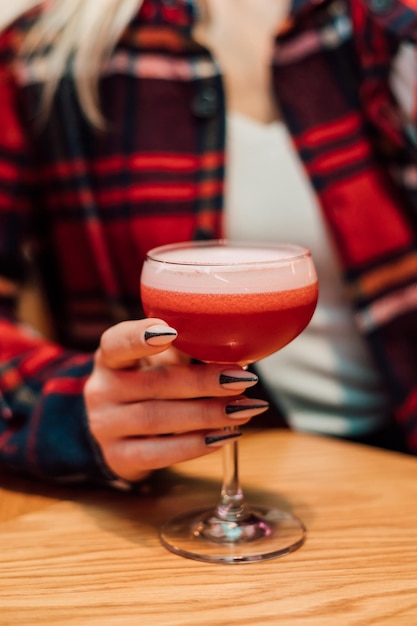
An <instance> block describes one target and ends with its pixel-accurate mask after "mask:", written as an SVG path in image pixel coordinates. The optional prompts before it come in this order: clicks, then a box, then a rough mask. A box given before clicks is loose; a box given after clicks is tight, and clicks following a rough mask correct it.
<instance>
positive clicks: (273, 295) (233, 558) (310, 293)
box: [141, 240, 318, 563]
mask: <svg viewBox="0 0 417 626" xmlns="http://www.w3.org/2000/svg"><path fill="white" fill-rule="evenodd" d="M317 296H318V285H317V275H316V271H315V267H314V263H313V260H312V257H311V254H310V251H309V250H308V249H306V248H304V247H302V246H298V245H293V244H287V243H276V244H275V243H274V244H272V243H271V244H257V243H247V242H232V241H227V240H211V241H204V242H187V243H179V244H172V245H167V246H161V247H158V248H154V249H153V250H150V251H149V252H148V253H147V256H146V260H145V263H144V266H143V270H142V276H141V297H142V303H143V307H144V310H145V313H146V314H147V315H148V316H149V317H158V318H161V319H163V320H165V321H166V322H167V323H168V324H169V325H170V326H172V327H174V328H175V329H176V330H177V331H178V338H177V339H176V341H175V345H176V347H178V348H179V349H180V350H182V351H183V352H186V353H187V354H189V355H190V356H191V357H193V358H194V359H197V360H199V361H202V362H205V363H224V364H227V365H231V364H238V365H240V366H242V367H245V366H247V365H249V364H251V363H254V362H255V361H257V360H259V359H262V358H263V357H265V356H267V355H269V354H272V353H273V352H275V351H277V350H279V349H281V348H282V347H283V346H285V345H286V344H288V343H289V342H290V341H292V340H293V339H294V338H295V337H297V336H298V335H299V334H300V333H301V332H302V331H303V330H304V328H305V327H306V326H307V324H308V323H309V321H310V319H311V317H312V315H313V312H314V309H315V306H316V303H317ZM232 429H233V427H231V430H232ZM223 452H224V463H223V465H224V477H223V485H222V488H221V495H220V501H219V503H218V504H217V506H216V507H214V508H213V507H211V508H209V509H204V510H198V511H191V512H186V513H183V514H181V515H179V516H177V517H175V518H174V519H172V520H169V521H168V522H166V523H165V524H164V525H163V527H162V529H161V533H160V536H161V541H162V543H163V545H164V546H165V547H166V548H168V549H169V550H171V551H172V552H174V553H176V554H179V555H181V556H184V557H188V558H192V559H196V560H199V561H208V562H216V563H242V562H253V561H262V560H266V559H271V558H275V557H279V556H283V555H285V554H288V553H290V552H292V551H294V550H296V549H297V548H299V547H300V546H301V545H302V544H303V542H304V539H305V532H306V531H305V527H304V525H303V523H302V522H301V520H299V519H298V518H297V517H295V516H293V515H292V514H291V513H289V512H288V511H284V510H280V509H277V508H275V507H265V506H249V505H248V504H247V502H246V501H245V498H244V495H243V492H242V489H241V487H240V483H239V472H238V445H237V443H236V441H235V442H233V443H230V444H228V445H226V446H224V448H223Z"/></svg>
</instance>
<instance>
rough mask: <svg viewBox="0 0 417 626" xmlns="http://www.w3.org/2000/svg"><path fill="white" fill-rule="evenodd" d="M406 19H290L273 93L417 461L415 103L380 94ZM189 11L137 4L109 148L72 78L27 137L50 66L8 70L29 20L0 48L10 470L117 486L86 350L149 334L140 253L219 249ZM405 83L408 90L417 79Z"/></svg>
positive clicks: (203, 76) (372, 14) (209, 84)
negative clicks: (40, 289)
mask: <svg viewBox="0 0 417 626" xmlns="http://www.w3.org/2000/svg"><path fill="white" fill-rule="evenodd" d="M277 1H279V0H277ZM413 4H416V3H415V2H414V0H402V1H401V0H350V2H349V1H347V0H346V1H344V0H315V1H314V2H313V0H309V1H308V0H293V10H292V19H291V20H290V23H289V25H288V28H286V30H285V32H283V33H281V34H280V35H279V36H278V37H277V41H276V54H275V56H274V64H273V76H274V85H275V89H276V94H277V98H278V99H279V104H280V109H281V111H282V112H283V116H284V118H285V120H286V122H287V124H288V127H289V129H290V131H291V133H292V136H293V138H294V142H295V145H296V147H297V149H298V151H299V154H300V157H301V159H302V160H303V162H304V164H305V167H306V169H307V172H308V174H309V175H310V177H311V180H312V183H313V185H314V187H315V189H316V191H317V194H318V197H319V199H320V201H321V206H322V210H323V217H324V219H325V220H326V222H327V224H328V226H329V229H330V231H331V233H332V235H333V237H334V240H335V242H336V245H337V248H338V250H339V253H340V258H341V261H342V265H343V269H344V276H345V279H346V282H347V285H348V288H349V292H350V294H351V297H352V304H353V307H354V310H355V319H356V321H357V324H358V327H359V329H360V331H361V332H362V333H363V335H364V336H365V337H366V340H367V341H368V342H369V346H370V350H371V351H372V353H373V354H374V356H375V359H376V362H377V364H378V366H379V367H380V368H381V371H382V373H383V375H384V377H385V380H386V385H387V388H388V389H389V390H390V392H391V398H392V409H393V414H394V415H395V418H396V419H397V420H398V423H399V424H400V426H401V427H402V428H403V430H404V434H405V436H406V438H407V442H408V445H409V447H410V450H412V451H414V452H417V241H416V232H417V228H416V227H417V127H416V125H415V120H416V115H415V113H416V111H414V109H413V103H414V95H415V94H413V93H412V92H411V91H412V90H411V91H410V95H411V98H409V99H408V100H407V103H408V104H407V103H406V102H405V100H404V102H402V101H401V100H400V101H399V100H397V99H396V97H394V95H393V93H392V90H391V88H390V84H391V83H392V80H391V78H392V69H393V62H394V61H395V63H397V62H398V59H399V58H402V57H403V58H405V59H411V60H412V59H413V58H414V57H415V55H414V51H413V42H414V41H415V39H416V36H417V14H416V13H415V11H414V9H413V6H412V5H413ZM194 12H195V8H194V3H193V2H192V1H191V0H176V1H175V2H174V1H170V2H168V1H167V0H145V2H144V5H143V7H142V9H141V11H140V12H139V15H138V17H137V18H136V19H135V20H134V21H133V22H132V23H131V24H130V26H129V28H128V29H127V30H126V32H125V34H124V36H123V38H122V39H121V41H120V43H119V45H118V46H117V49H116V50H115V51H114V54H113V56H112V58H111V60H110V61H109V62H108V64H107V66H106V67H105V68H103V73H102V77H101V80H100V99H101V102H102V109H103V113H104V116H105V118H106V120H107V128H106V129H105V130H104V131H97V130H94V129H93V128H92V127H91V126H90V125H89V124H88V123H87V122H86V121H85V118H84V116H83V114H82V113H81V111H80V106H79V103H78V101H77V98H76V95H75V91H74V84H73V81H72V79H71V77H70V76H66V77H65V78H64V79H63V80H62V82H61V84H60V86H59V89H58V93H57V95H56V98H55V100H54V103H53V108H52V111H51V114H50V116H49V118H48V120H47V122H46V123H45V124H44V125H42V123H38V122H39V110H40V98H39V97H40V91H41V89H40V86H41V83H42V78H43V67H44V66H43V63H42V54H41V53H38V54H36V55H33V56H32V57H31V58H30V59H29V60H28V59H24V58H22V56H21V55H20V51H19V46H20V42H21V40H22V38H23V37H24V35H25V32H26V31H27V29H28V28H29V26H30V23H31V19H30V16H26V17H25V18H22V19H20V20H19V21H18V22H17V23H15V24H13V26H12V27H10V28H9V29H8V30H7V31H6V32H4V33H3V35H2V36H1V38H0V130H1V132H0V314H1V317H0V399H1V407H2V408H1V411H2V414H1V420H0V461H1V463H2V464H3V465H6V466H8V467H12V468H16V469H18V470H21V471H25V472H28V473H30V474H32V475H33V474H35V475H39V476H44V477H50V478H56V479H76V478H79V479H86V478H87V479H90V480H111V479H112V475H111V472H109V471H108V469H107V468H106V467H105V465H104V463H103V462H102V459H101V456H100V453H99V450H98V448H97V447H96V446H95V444H94V442H93V441H92V438H91V436H90V435H89V432H88V426H87V420H86V417H85V408H84V404H83V399H82V387H83V384H84V381H85V378H86V377H87V376H88V374H89V372H90V371H91V367H92V353H93V350H94V349H95V348H96V346H97V344H98V341H99V337H100V335H101V333H102V332H103V331H104V329H106V328H107V327H108V326H110V325H112V324H114V323H116V322H118V321H120V320H123V319H129V318H137V317H138V316H141V309H140V304H139V296H138V294H139V276H140V270H141V264H142V261H143V258H144V254H145V252H146V250H147V249H149V248H151V247H153V246H155V245H159V244H163V243H168V242H173V241H178V240H185V239H189V238H198V237H215V236H219V235H221V208H222V200H223V174H224V146H225V102H224V93H223V89H222V81H221V76H220V75H219V71H218V67H217V65H216V64H215V63H214V62H213V59H212V58H211V56H210V54H209V53H208V52H207V51H206V50H204V49H203V48H201V47H199V46H198V45H196V44H195V43H193V41H192V39H191V28H192V25H193V20H194ZM410 50H411V53H410ZM403 52H404V54H403ZM405 74H406V76H408V80H409V87H410V85H411V86H412V88H413V89H414V84H415V83H417V72H416V75H414V74H413V69H412V63H411V65H410V69H409V70H407V68H406V69H405ZM397 75H398V76H400V74H398V71H397ZM406 104H407V106H406ZM28 256H29V257H30V259H31V262H32V263H34V264H36V265H37V266H38V268H39V270H40V273H41V275H42V276H43V278H44V282H45V291H46V294H47V295H48V298H49V304H50V308H51V311H52V317H53V322H54V327H55V328H54V329H55V335H56V337H57V343H56V344H54V343H51V342H47V341H45V340H42V339H38V338H34V337H30V336H28V335H27V334H26V333H25V332H24V331H22V330H21V329H20V328H19V326H18V325H17V324H16V320H15V290H14V285H15V284H16V283H18V282H19V281H22V280H24V277H25V273H26V270H27V264H28V261H27V258H28Z"/></svg>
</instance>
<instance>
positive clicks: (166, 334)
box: [144, 328, 177, 341]
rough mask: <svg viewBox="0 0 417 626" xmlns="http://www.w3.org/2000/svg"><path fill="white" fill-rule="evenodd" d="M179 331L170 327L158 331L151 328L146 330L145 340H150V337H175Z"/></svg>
mask: <svg viewBox="0 0 417 626" xmlns="http://www.w3.org/2000/svg"><path fill="white" fill-rule="evenodd" d="M176 334H177V333H176V332H175V331H174V330H171V329H170V328H168V329H167V330H163V331H156V332H153V331H151V330H145V334H144V337H145V341H149V339H153V338H154V337H173V336H175V335H176Z"/></svg>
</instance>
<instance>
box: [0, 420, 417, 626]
mask: <svg viewBox="0 0 417 626" xmlns="http://www.w3.org/2000/svg"><path fill="white" fill-rule="evenodd" d="M174 470H175V471H172V472H166V473H164V472H162V474H161V476H160V477H159V480H158V481H157V484H156V486H155V488H154V490H153V491H152V492H149V493H147V494H146V493H145V494H142V495H132V494H125V493H113V492H106V491H96V490H95V491H92V490H85V489H81V488H77V489H74V488H71V489H69V488H53V489H52V488H48V487H45V486H40V485H36V484H34V483H27V482H24V481H21V480H16V479H10V478H9V479H7V478H4V477H3V478H2V481H1V483H0V484H1V485H2V488H1V491H0V542H1V556H0V624H1V626H10V625H13V624H19V626H36V624H41V625H42V626H49V625H51V624H56V625H58V624H59V625H60V626H62V625H67V624H68V625H74V626H78V625H79V626H89V625H97V626H98V625H100V626H103V625H105V626H107V625H109V626H119V625H129V626H134V625H136V624H138V625H139V624H141V625H144V626H151V625H153V624H158V625H166V626H168V625H169V626H197V625H205V626H231V625H232V624H244V625H248V624H253V625H256V626H261V625H264V624H280V625H284V626H286V625H289V626H295V625H296V626H316V625H317V626H327V625H331V626H335V625H339V624H340V625H341V626H353V625H355V626H372V625H375V626H385V625H387V626H401V625H404V626H414V625H416V624H417V460H416V459H414V458H411V457H407V456H402V455H400V454H395V453H389V452H384V451H381V450H373V449H370V448H367V447H364V446H357V445H354V444H349V443H343V442H338V441H331V440H328V439H325V438H320V437H313V436H308V435H299V434H294V433H290V432H286V431H283V432H281V431H275V432H271V431H268V432H264V433H259V432H258V433H246V435H245V436H244V437H242V442H241V475H242V482H243V484H244V487H245V492H246V496H247V499H248V500H255V499H256V500H257V501H258V502H274V503H275V504H281V505H283V506H284V507H286V508H287V509H288V510H292V511H294V512H295V513H296V514H297V515H299V516H300V517H301V518H302V519H303V520H304V522H305V524H306V526H307V529H308V535H307V541H306V543H305V545H304V546H303V547H302V548H301V549H300V550H298V551H296V552H294V553H292V554H290V555H287V556H285V557H282V558H280V559H275V560H271V561H265V562H263V563H255V564H253V563H250V564H240V565H212V564H206V563H200V562H197V561H192V560H188V559H183V558H181V557H178V556H175V555H174V554H171V553H170V552H168V551H167V550H165V549H164V548H163V547H162V546H161V545H160V543H159V539H158V534H157V529H158V527H159V525H160V523H161V522H162V521H163V520H165V519H166V518H167V517H169V516H171V515H172V514H173V513H175V512H179V511H182V510H184V509H188V508H191V507H194V506H200V505H201V504H206V503H207V501H212V502H213V503H215V502H216V500H217V494H218V491H219V487H220V484H219V483H220V473H221V471H220V470H221V457H220V455H219V454H218V453H215V454H214V455H210V456H208V457H205V458H204V459H199V460H196V461H192V462H188V463H185V464H182V465H179V466H177V467H176V468H174Z"/></svg>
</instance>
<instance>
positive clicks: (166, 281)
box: [142, 243, 317, 294]
mask: <svg viewBox="0 0 417 626" xmlns="http://www.w3.org/2000/svg"><path fill="white" fill-rule="evenodd" d="M306 256H307V258H309V259H310V262H306ZM152 259H158V260H157V261H156V260H155V261H153V260H152ZM161 261H162V262H161ZM277 261H279V263H278V264H277ZM242 264H244V266H245V267H244V271H242ZM316 280H317V276H316V272H315V269H314V264H313V261H312V260H311V257H310V256H309V251H308V250H306V249H305V248H303V247H301V246H295V245H292V244H279V246H278V245H277V247H276V248H275V247H274V246H272V245H271V246H265V247H263V246H259V247H254V246H249V245H248V246H246V245H233V244H225V243H223V244H221V243H219V245H213V244H209V245H207V244H204V243H202V244H201V245H200V246H198V247H190V248H187V247H186V246H184V247H182V248H180V249H178V248H172V249H170V248H169V247H167V246H164V247H163V248H159V249H158V248H156V249H154V250H153V251H150V253H148V260H147V263H146V264H145V266H144V268H143V272H142V283H143V284H144V285H150V286H152V287H153V288H155V289H162V290H173V289H175V291H176V292H184V293H205V294H207V293H266V292H270V291H274V292H276V291H288V290H292V289H298V288H300V287H305V286H307V285H311V284H312V283H315V282H316Z"/></svg>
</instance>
